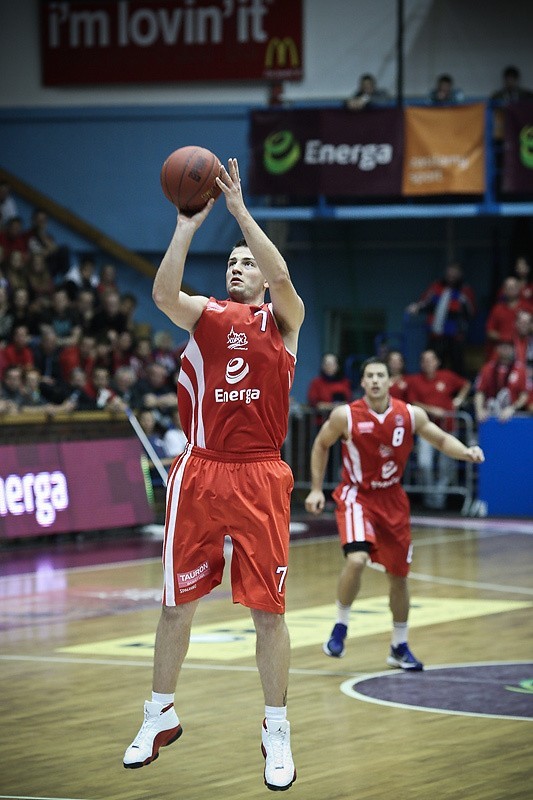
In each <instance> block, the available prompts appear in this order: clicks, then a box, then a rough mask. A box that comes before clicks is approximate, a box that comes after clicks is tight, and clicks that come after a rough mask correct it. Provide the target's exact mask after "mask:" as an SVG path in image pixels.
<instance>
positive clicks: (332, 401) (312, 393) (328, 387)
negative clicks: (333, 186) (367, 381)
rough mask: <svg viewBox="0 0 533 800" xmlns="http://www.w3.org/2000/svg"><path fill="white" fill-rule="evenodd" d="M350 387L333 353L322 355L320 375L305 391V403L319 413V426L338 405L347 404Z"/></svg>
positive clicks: (350, 395) (350, 393) (349, 398)
mask: <svg viewBox="0 0 533 800" xmlns="http://www.w3.org/2000/svg"><path fill="white" fill-rule="evenodd" d="M351 399H352V387H351V384H350V381H349V380H348V378H345V377H344V375H342V373H341V371H340V366H339V359H338V358H337V356H336V355H335V353H324V355H323V356H322V361H321V362H320V374H319V375H317V377H316V378H313V380H312V381H311V383H310V384H309V388H308V390H307V402H308V403H309V405H310V406H311V407H312V408H314V409H316V411H319V412H321V413H320V420H319V424H322V422H323V419H324V417H326V416H327V414H328V413H329V412H330V411H331V409H332V408H335V406H336V405H338V404H339V403H349V402H350V400H351Z"/></svg>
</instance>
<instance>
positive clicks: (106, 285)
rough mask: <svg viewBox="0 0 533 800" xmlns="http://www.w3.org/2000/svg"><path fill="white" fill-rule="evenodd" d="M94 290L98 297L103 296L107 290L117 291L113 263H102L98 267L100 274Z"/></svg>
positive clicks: (115, 272) (115, 271)
mask: <svg viewBox="0 0 533 800" xmlns="http://www.w3.org/2000/svg"><path fill="white" fill-rule="evenodd" d="M96 291H97V292H98V294H99V295H100V297H103V296H104V295H105V294H107V292H109V291H113V292H117V293H119V292H118V286H117V270H116V268H115V265H114V264H109V263H108V264H102V266H101V267H100V275H99V277H98V286H97V287H96ZM119 297H120V294H119Z"/></svg>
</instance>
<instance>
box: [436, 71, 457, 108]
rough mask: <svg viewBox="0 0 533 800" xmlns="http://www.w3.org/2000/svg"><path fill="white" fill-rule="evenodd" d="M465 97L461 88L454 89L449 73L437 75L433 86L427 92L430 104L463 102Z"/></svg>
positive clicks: (442, 104)
mask: <svg viewBox="0 0 533 800" xmlns="http://www.w3.org/2000/svg"><path fill="white" fill-rule="evenodd" d="M464 99H465V96H464V93H463V92H462V91H461V89H456V88H455V86H454V80H453V78H452V76H451V75H449V74H447V73H443V74H442V75H439V76H438V78H437V80H436V83H435V86H434V87H433V89H432V90H431V91H430V93H429V103H430V105H432V106H448V105H455V104H457V103H463V102H464Z"/></svg>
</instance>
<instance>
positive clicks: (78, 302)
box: [74, 289, 96, 334]
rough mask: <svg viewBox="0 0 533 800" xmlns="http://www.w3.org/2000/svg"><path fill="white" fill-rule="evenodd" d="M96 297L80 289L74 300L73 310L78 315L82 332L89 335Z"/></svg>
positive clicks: (86, 290) (92, 293)
mask: <svg viewBox="0 0 533 800" xmlns="http://www.w3.org/2000/svg"><path fill="white" fill-rule="evenodd" d="M95 306H96V295H95V294H94V292H91V291H89V290H88V289H80V290H79V292H78V294H77V296H76V299H75V300H74V308H75V309H76V311H77V312H78V314H79V315H80V320H81V327H82V331H83V333H85V334H89V333H90V331H91V330H92V327H93V320H94V315H95V313H96V308H95Z"/></svg>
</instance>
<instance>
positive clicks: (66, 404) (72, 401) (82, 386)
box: [61, 367, 96, 411]
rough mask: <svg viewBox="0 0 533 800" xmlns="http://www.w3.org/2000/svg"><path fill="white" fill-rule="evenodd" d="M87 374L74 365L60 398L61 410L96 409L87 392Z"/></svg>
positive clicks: (94, 402) (92, 399)
mask: <svg viewBox="0 0 533 800" xmlns="http://www.w3.org/2000/svg"><path fill="white" fill-rule="evenodd" d="M87 382H88V381H87V375H86V374H85V372H84V371H83V370H82V368H81V367H74V369H73V370H72V372H71V373H70V375H69V380H68V384H67V385H66V386H65V388H64V391H63V393H62V398H61V410H62V411H96V401H95V400H94V398H93V397H91V396H90V394H89V393H88V392H87Z"/></svg>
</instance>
